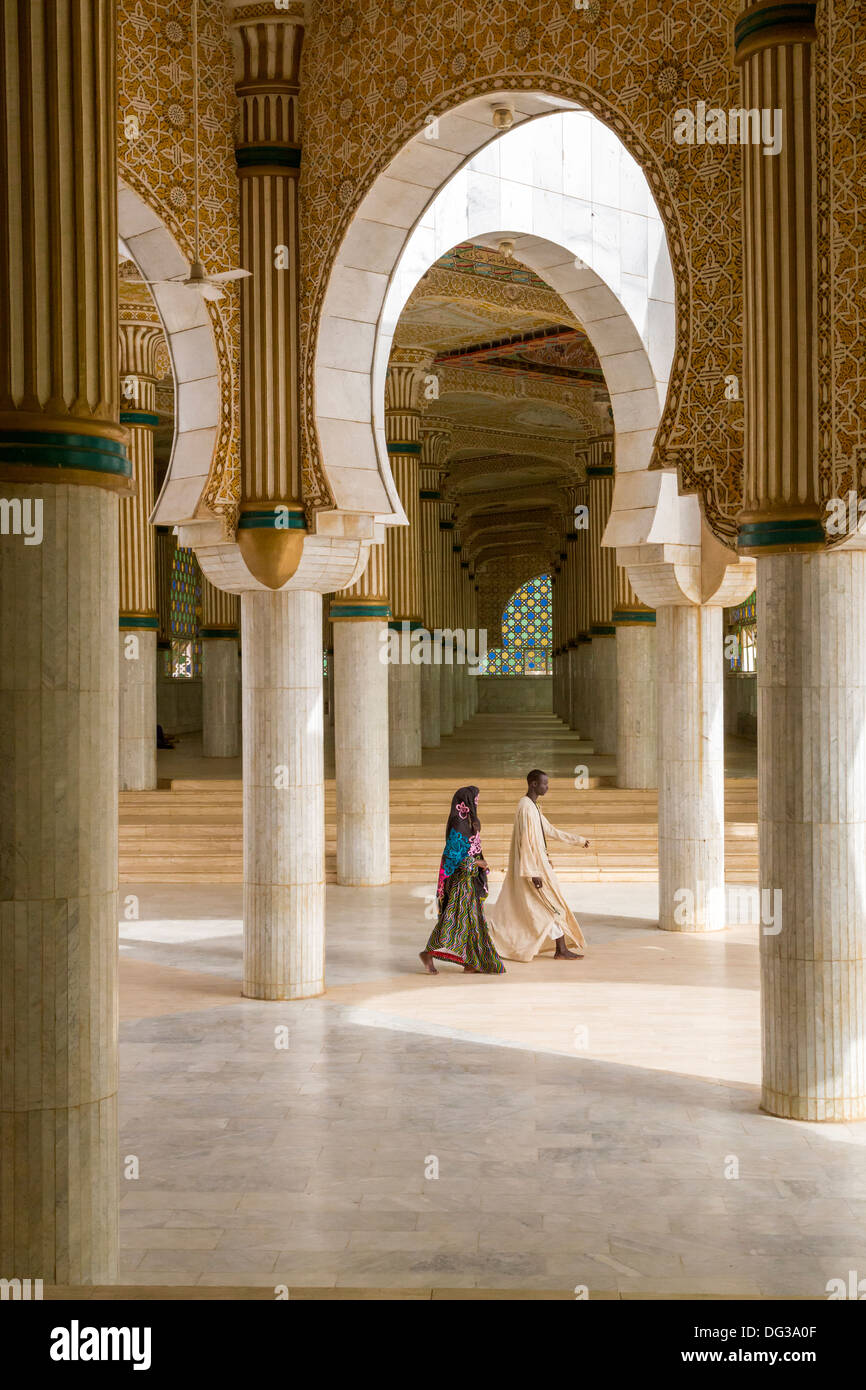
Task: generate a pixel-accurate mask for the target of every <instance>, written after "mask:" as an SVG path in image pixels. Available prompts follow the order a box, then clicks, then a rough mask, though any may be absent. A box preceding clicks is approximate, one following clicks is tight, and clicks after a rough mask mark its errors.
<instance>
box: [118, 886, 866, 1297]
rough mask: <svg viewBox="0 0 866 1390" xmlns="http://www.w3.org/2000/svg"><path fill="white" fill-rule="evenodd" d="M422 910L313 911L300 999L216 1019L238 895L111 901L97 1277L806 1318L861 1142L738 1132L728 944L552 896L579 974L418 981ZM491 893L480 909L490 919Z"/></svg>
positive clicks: (747, 1069) (846, 1212) (753, 1122)
mask: <svg viewBox="0 0 866 1390" xmlns="http://www.w3.org/2000/svg"><path fill="white" fill-rule="evenodd" d="M431 891H432V883H431V884H423V883H419V884H417V885H411V884H395V885H391V886H390V887H387V888H378V889H366V890H358V889H348V888H339V887H329V889H328V992H327V993H326V994H325V995H323V996H322V997H320V998H318V999H312V1000H307V1001H304V1002H301V1003H292V1004H279V1003H259V1002H256V1001H253V1000H246V999H242V998H241V997H240V979H241V956H242V939H241V921H240V915H241V890H240V888H235V887H220V888H207V887H197V886H195V887H193V886H190V887H186V886H154V885H142V886H140V887H139V888H136V886H135V885H134V884H133V885H125V886H124V889H123V893H122V896H121V903H122V910H123V905H124V904H125V905H126V906H125V911H126V913H127V914H130V913H131V912H134V911H137V913H138V917H137V919H133V920H129V919H128V916H127V915H125V916H124V917H123V920H122V921H121V924H120V942H121V946H120V956H121V1018H122V1023H121V1040H122V1041H121V1062H122V1073H121V1106H122V1147H121V1153H122V1155H123V1156H124V1157H126V1156H134V1157H135V1158H136V1159H137V1161H138V1177H137V1178H130V1179H128V1180H126V1181H124V1182H122V1189H123V1192H122V1203H121V1213H122V1245H123V1263H122V1276H121V1277H122V1279H123V1281H124V1282H125V1283H128V1284H134V1285H136V1286H139V1287H141V1286H162V1287H165V1286H178V1289H179V1290H180V1288H181V1287H183V1288H187V1289H189V1288H198V1289H202V1290H204V1289H205V1288H221V1287H228V1286H239V1285H242V1286H244V1287H246V1288H255V1287H260V1288H262V1289H263V1290H265V1289H271V1290H272V1289H273V1288H274V1287H275V1286H276V1285H279V1284H284V1285H288V1286H290V1287H292V1288H300V1289H303V1288H308V1289H312V1288H319V1289H332V1290H333V1291H334V1293H335V1294H337V1293H338V1291H339V1290H340V1289H351V1288H357V1289H366V1290H370V1291H372V1290H374V1289H376V1290H382V1289H384V1290H388V1289H393V1290H395V1291H396V1290H403V1291H406V1292H411V1291H412V1290H418V1291H421V1290H430V1289H431V1288H432V1289H436V1288H439V1289H442V1288H447V1289H455V1290H458V1289H463V1290H465V1291H466V1292H467V1294H469V1293H470V1291H471V1290H472V1289H478V1290H480V1289H484V1290H493V1291H497V1290H498V1291H501V1293H502V1295H503V1296H508V1293H509V1292H511V1293H512V1294H513V1292H514V1291H515V1290H517V1289H520V1290H524V1291H527V1292H531V1291H536V1292H537V1293H539V1294H543V1293H544V1292H553V1291H559V1292H560V1293H561V1294H566V1295H567V1294H568V1293H569V1291H570V1292H571V1296H572V1297H573V1296H574V1292H573V1291H574V1290H575V1289H576V1288H586V1289H588V1290H589V1293H590V1296H591V1297H596V1298H597V1297H638V1298H649V1297H653V1296H655V1297H658V1296H662V1297H665V1296H670V1297H673V1296H684V1295H685V1296H705V1297H706V1296H710V1297H724V1296H731V1295H741V1296H750V1297H799V1298H823V1297H826V1293H825V1286H826V1283H827V1280H828V1279H830V1278H835V1277H842V1278H845V1279H847V1277H848V1271H849V1270H858V1271H860V1272H861V1274H862V1275H864V1276H866V1230H864V1218H866V1162H864V1159H866V1151H864V1144H866V1124H864V1125H856V1126H846V1125H833V1126H819V1125H809V1124H797V1123H793V1122H788V1121H783V1120H776V1119H773V1118H771V1117H769V1116H766V1115H763V1114H761V1113H760V1112H759V1110H758V1079H759V1031H758V1030H759V1019H758V1010H759V999H758V938H757V931H758V928H757V927H756V926H745V925H743V926H738V927H734V928H730V929H728V930H727V931H725V932H723V933H719V934H714V935H711V936H706V937H693V936H688V935H686V934H676V935H674V934H665V935H662V934H661V933H660V932H659V931H658V930H657V928H656V926H655V921H656V911H657V905H656V890H655V886H654V885H653V884H647V883H643V884H629V883H620V884H612V885H611V884H602V883H594V884H570V885H567V887H566V893H567V896H568V898H569V901H570V903H571V904H572V905H573V907H574V908H575V910H576V912H577V913H578V915H579V917H580V919H581V922H582V924H583V926H584V930H585V933H586V935H587V939H588V944H589V952H588V954H587V956H586V958H585V959H584V960H583V961H577V962H574V963H569V962H563V963H556V962H554V961H552V960H548V961H538V962H533V963H532V964H530V965H518V964H510V965H509V967H508V972H507V974H506V975H505V976H504V977H490V978H484V977H478V976H475V977H473V976H463V974H462V973H461V972H459V971H458V970H457V969H452V968H449V967H448V966H447V965H443V966H442V967H441V971H440V974H439V975H438V976H437V977H436V978H430V977H425V976H424V975H422V973H421V972H420V966H419V963H418V960H417V952H418V950H419V948H420V947H421V946H422V945H423V943H424V940H425V939H426V935H427V933H428V932H429V928H430V923H429V920H426V919H425V911H426V910H427V909H426V901H427V897H428V895H429V894H430V892H431ZM496 891H497V890H496V889H494V890H493V892H494V893H495V892H496Z"/></svg>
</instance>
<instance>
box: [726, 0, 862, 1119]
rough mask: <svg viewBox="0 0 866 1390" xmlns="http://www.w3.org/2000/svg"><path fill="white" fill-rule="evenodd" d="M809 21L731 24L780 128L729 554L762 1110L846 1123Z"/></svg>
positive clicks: (843, 918)
mask: <svg viewBox="0 0 866 1390" xmlns="http://www.w3.org/2000/svg"><path fill="white" fill-rule="evenodd" d="M814 14H815V7H814V6H812V5H797V6H769V5H756V6H752V7H750V8H749V9H748V10H747V11H746V12H745V13H744V14H742V15H741V16H740V17H739V18H738V19H737V21H736V25H735V31H734V38H735V62H736V63H737V65H738V66H739V68H740V75H741V91H742V96H743V98H744V104H745V103H747V104H748V106H750V107H751V106H757V107H758V108H767V107H769V108H770V109H771V110H779V111H780V112H781V123H782V132H783V140H782V145H781V149H780V151H779V153H778V154H776V155H774V156H773V158H771V159H768V158H764V157H762V156H761V153H760V147H759V146H755V145H752V146H744V147H743V151H742V169H743V252H744V255H743V279H744V291H745V292H744V299H743V305H744V333H743V345H744V392H743V394H744V399H745V434H744V443H745V450H744V469H743V511H742V513H741V515H740V517H739V534H738V549H739V551H740V553H741V554H745V555H751V556H756V557H757V571H758V580H757V604H758V608H757V611H758V654H757V674H758V840H759V857H760V876H759V886H760V889H761V899H762V901H761V909H762V911H761V916H762V925H761V928H760V933H761V935H760V940H761V1020H762V1031H763V1085H762V1092H761V1105H762V1107H763V1109H765V1110H767V1111H769V1112H770V1113H771V1114H774V1115H780V1116H783V1117H785V1118H788V1119H798V1120H817V1121H851V1120H859V1119H863V1118H864V1117H866V992H864V955H866V892H864V876H863V847H864V838H866V837H864V829H866V824H864V823H866V745H864V739H863V729H864V715H866V708H864V697H866V665H864V661H866V631H864V612H866V609H864V597H866V568H864V567H866V556H864V554H863V552H862V551H850V552H849V551H846V550H844V549H841V548H836V549H833V550H830V551H828V550H826V549H825V546H826V538H825V535H824V528H823V525H822V514H823V510H824V503H823V501H822V496H821V479H820V477H819V471H818V466H817V463H818V449H817V444H818V421H819V414H820V412H821V411H822V410H824V409H826V410H828V411H831V412H832V408H833V402H832V400H830V401H824V400H822V398H821V395H820V392H819V385H818V374H817V372H816V370H815V363H816V361H817V358H818V350H819V336H820V332H821V331H822V330H821V329H820V325H819V303H818V291H817V277H818V257H819V254H820V253H819V249H818V246H817V245H816V225H815V214H814V187H815V180H816V177H820V171H818V173H817V174H816V168H817V166H818V155H819V149H818V137H817V132H816V115H815V92H814V78H813V72H812V68H813V46H814V44H815V40H816V38H817V31H816V28H815V24H814ZM767 166H771V167H767ZM768 247H772V250H773V254H772V255H769V254H768V251H767V248H768ZM792 286H795V287H796V293H794V292H793V291H792ZM856 481H857V479H856V477H855V479H854V482H855V485H856ZM829 486H830V487H832V486H833V483H832V480H830V485H829ZM827 490H828V491H829V487H828V489H827Z"/></svg>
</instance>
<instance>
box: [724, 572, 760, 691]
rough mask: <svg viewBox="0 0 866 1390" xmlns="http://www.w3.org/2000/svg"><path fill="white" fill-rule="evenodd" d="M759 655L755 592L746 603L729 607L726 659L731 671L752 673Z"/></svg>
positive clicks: (743, 673) (740, 673) (745, 673)
mask: <svg viewBox="0 0 866 1390" xmlns="http://www.w3.org/2000/svg"><path fill="white" fill-rule="evenodd" d="M757 655H758V612H757V602H756V595H755V593H754V592H753V593H751V594H750V595H749V597H748V598H747V599H746V601H745V603H741V604H739V605H738V607H736V608H729V609H728V621H727V623H726V624H725V660H726V661H727V663H728V669H729V670H730V671H736V672H737V673H738V674H739V675H743V676H747V675H752V673H753V672H754V670H755V665H756V661H757Z"/></svg>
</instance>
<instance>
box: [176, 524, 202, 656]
mask: <svg viewBox="0 0 866 1390" xmlns="http://www.w3.org/2000/svg"><path fill="white" fill-rule="evenodd" d="M200 624H201V571H200V570H199V567H198V563H197V561H196V558H195V551H194V550H191V549H189V548H188V547H186V546H178V548H177V550H176V551H175V554H174V564H173V566H172V571H171V674H172V676H174V677H175V679H177V680H196V679H198V678H199V677H200V676H201V642H200V640H199V636H198V630H199V626H200Z"/></svg>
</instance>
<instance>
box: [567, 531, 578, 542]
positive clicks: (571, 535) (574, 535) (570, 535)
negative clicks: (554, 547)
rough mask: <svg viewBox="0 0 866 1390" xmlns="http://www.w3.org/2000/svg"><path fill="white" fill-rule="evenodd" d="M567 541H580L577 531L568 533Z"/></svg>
mask: <svg viewBox="0 0 866 1390" xmlns="http://www.w3.org/2000/svg"><path fill="white" fill-rule="evenodd" d="M565 539H566V540H567V541H576V540H577V539H578V533H577V531H566V533H565Z"/></svg>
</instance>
